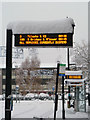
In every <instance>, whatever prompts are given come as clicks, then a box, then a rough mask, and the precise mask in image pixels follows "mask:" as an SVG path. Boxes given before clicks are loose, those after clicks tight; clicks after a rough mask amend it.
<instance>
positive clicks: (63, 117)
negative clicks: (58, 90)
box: [62, 76, 65, 119]
mask: <svg viewBox="0 0 90 120" xmlns="http://www.w3.org/2000/svg"><path fill="white" fill-rule="evenodd" d="M62 119H65V109H64V76H62Z"/></svg>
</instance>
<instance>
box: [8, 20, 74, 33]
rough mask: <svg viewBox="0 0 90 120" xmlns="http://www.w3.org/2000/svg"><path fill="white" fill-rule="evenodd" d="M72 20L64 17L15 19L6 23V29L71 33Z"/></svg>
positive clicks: (24, 31)
mask: <svg viewBox="0 0 90 120" xmlns="http://www.w3.org/2000/svg"><path fill="white" fill-rule="evenodd" d="M74 25H75V24H74V21H73V19H72V18H65V19H62V20H55V21H17V22H11V23H9V24H8V26H7V29H12V31H13V34H26V33H27V34H29V33H73V31H74V30H73V27H72V26H74Z"/></svg>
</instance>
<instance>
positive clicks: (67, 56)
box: [67, 48, 70, 106]
mask: <svg viewBox="0 0 90 120" xmlns="http://www.w3.org/2000/svg"><path fill="white" fill-rule="evenodd" d="M67 55H68V56H67V59H68V70H70V68H69V48H67ZM68 93H69V94H70V86H68ZM69 106H70V97H69Z"/></svg>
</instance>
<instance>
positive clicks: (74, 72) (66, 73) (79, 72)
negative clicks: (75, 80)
mask: <svg viewBox="0 0 90 120" xmlns="http://www.w3.org/2000/svg"><path fill="white" fill-rule="evenodd" d="M65 75H82V70H80V71H65Z"/></svg>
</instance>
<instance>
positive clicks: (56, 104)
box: [54, 63, 59, 120]
mask: <svg viewBox="0 0 90 120" xmlns="http://www.w3.org/2000/svg"><path fill="white" fill-rule="evenodd" d="M58 76H59V63H57V78H56V91H55V108H54V120H56V111H57V106H58V94H57V91H58Z"/></svg>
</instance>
